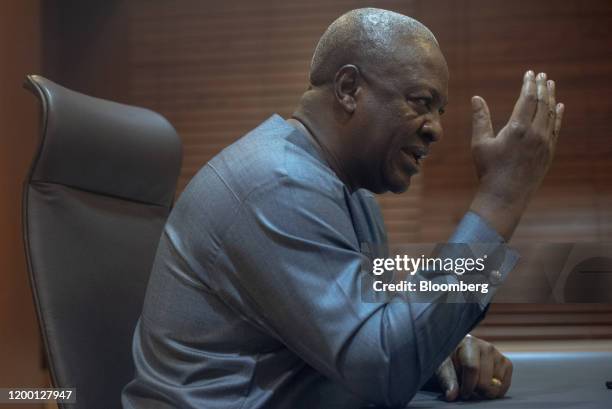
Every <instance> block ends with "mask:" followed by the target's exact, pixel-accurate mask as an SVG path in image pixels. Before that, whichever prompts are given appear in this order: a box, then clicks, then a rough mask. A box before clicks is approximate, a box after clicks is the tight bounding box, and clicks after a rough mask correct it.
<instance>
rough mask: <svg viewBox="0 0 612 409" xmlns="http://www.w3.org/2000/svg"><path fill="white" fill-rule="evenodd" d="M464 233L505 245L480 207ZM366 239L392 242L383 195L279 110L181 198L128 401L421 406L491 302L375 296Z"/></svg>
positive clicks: (208, 406)
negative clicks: (351, 181) (359, 181)
mask: <svg viewBox="0 0 612 409" xmlns="http://www.w3.org/2000/svg"><path fill="white" fill-rule="evenodd" d="M451 241H455V242H468V243H469V242H479V241H480V242H485V243H501V238H500V237H499V236H498V235H497V234H496V233H495V232H494V231H493V230H492V229H491V228H489V227H488V226H486V224H485V223H484V222H483V221H482V220H481V219H480V218H479V217H478V216H476V215H475V214H472V213H468V214H467V215H466V217H465V218H464V219H463V221H462V222H461V224H460V226H459V227H458V229H457V232H456V233H455V234H454V235H453V237H451ZM364 243H367V244H369V245H370V246H368V248H370V249H386V234H385V230H384V226H383V221H382V216H381V214H380V211H379V208H378V206H377V204H376V201H375V198H374V196H373V195H372V194H371V193H369V192H367V191H365V190H358V191H356V192H353V193H351V192H350V191H349V190H348V188H347V187H346V186H345V185H344V184H343V183H342V182H341V181H340V180H339V179H338V177H337V176H336V175H335V173H334V172H333V171H332V170H331V169H330V168H329V166H328V165H327V164H326V163H325V161H324V160H323V159H322V158H321V156H320V155H319V153H318V151H317V150H316V149H315V147H314V146H313V144H312V143H311V142H310V140H309V139H308V138H307V137H306V136H305V135H303V134H302V133H301V132H300V131H298V130H297V129H295V128H294V127H293V126H291V125H290V124H288V123H287V122H286V121H285V120H283V119H282V118H281V117H279V116H277V115H275V116H272V117H271V118H269V119H268V120H267V121H265V122H264V123H262V124H261V125H260V126H259V127H257V128H256V129H254V130H253V131H251V132H250V133H248V134H247V135H246V136H244V137H242V138H241V139H239V140H238V141H237V142H235V143H234V144H232V145H231V146H229V147H228V148H226V149H225V150H223V151H222V152H221V153H220V154H219V155H217V156H216V157H215V158H213V159H212V160H211V161H210V162H209V163H208V164H206V165H205V166H204V167H203V168H202V169H201V170H200V171H199V172H198V174H197V175H196V176H195V177H194V178H193V180H192V181H191V182H190V183H189V185H188V186H187V188H186V189H185V191H184V192H183V194H182V195H181V197H180V198H179V200H178V201H177V203H176V205H175V208H174V209H173V211H172V213H171V215H170V217H169V219H168V221H167V224H166V226H165V229H164V232H163V235H162V237H161V241H160V243H159V248H158V251H157V255H156V259H155V262H154V266H153V270H152V273H151V278H150V282H149V286H148V289H147V294H146V298H145V303H144V307H143V311H142V316H141V318H140V320H139V322H138V325H137V328H136V331H135V334H134V343H133V353H134V361H135V366H136V374H135V378H134V380H133V381H132V382H131V383H129V384H128V385H127V386H126V388H125V389H124V392H123V396H122V403H123V406H124V408H126V409H139V408H182V409H188V408H189V409H191V408H194V409H195V408H198V409H221V408H223V409H228V408H233V409H238V408H245V409H246V408H248V409H252V408H288V409H299V408H309V409H312V408H360V407H367V406H368V405H372V404H375V405H384V406H401V405H405V404H406V403H408V402H409V401H410V399H411V398H412V397H413V396H414V394H415V393H416V392H417V390H418V389H419V388H420V386H421V385H423V383H424V382H425V381H427V379H428V378H429V377H430V376H431V375H432V373H433V372H434V371H435V369H436V368H437V367H438V366H439V365H440V363H441V362H442V361H443V360H444V359H445V358H446V357H447V356H448V355H449V354H450V353H451V352H452V350H453V349H454V348H455V347H456V346H457V344H458V343H459V342H460V340H461V339H462V338H463V337H464V336H465V335H466V334H467V332H468V331H469V330H470V329H471V328H472V327H473V326H474V325H475V324H476V323H477V322H478V320H479V319H481V317H482V314H483V310H484V308H485V307H486V303H484V304H482V303H481V304H479V303H469V304H443V303H430V304H410V303H406V302H398V303H396V302H391V303H374V302H364V301H363V300H362V294H361V292H360V291H361V286H360V283H361V280H360V277H361V275H362V274H363V271H362V268H361V266H362V262H363V261H364V257H366V254H364V253H363V252H362V248H363V244H364ZM376 251H379V252H384V250H376ZM372 256H378V257H384V256H385V254H368V255H367V257H372ZM512 264H513V263H512V262H508V263H505V264H504V265H503V266H501V267H500V269H501V270H502V275H505V274H506V272H507V271H508V270H509V269H510V268H511V267H512ZM489 299H490V298H489Z"/></svg>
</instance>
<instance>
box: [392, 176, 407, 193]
mask: <svg viewBox="0 0 612 409" xmlns="http://www.w3.org/2000/svg"><path fill="white" fill-rule="evenodd" d="M409 187H410V177H408V178H406V179H403V178H402V179H401V181H400V180H396V181H393V183H388V187H387V189H386V190H387V191H388V192H391V193H395V194H400V193H404V192H405V191H407V190H408V188H409Z"/></svg>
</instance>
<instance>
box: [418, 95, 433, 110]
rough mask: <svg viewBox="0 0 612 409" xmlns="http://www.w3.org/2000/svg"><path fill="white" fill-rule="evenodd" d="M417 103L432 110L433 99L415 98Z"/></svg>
mask: <svg viewBox="0 0 612 409" xmlns="http://www.w3.org/2000/svg"><path fill="white" fill-rule="evenodd" d="M415 101H416V102H417V104H419V105H420V106H422V107H425V108H427V109H428V110H431V98H425V97H421V98H415Z"/></svg>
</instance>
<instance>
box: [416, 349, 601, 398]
mask: <svg viewBox="0 0 612 409" xmlns="http://www.w3.org/2000/svg"><path fill="white" fill-rule="evenodd" d="M506 355H507V356H508V357H509V358H510V359H511V360H512V362H513V364H514V374H513V376H512V386H511V387H510V390H509V391H508V393H507V394H506V397H505V398H503V399H497V400H487V401H467V402H453V403H447V402H444V401H441V400H440V399H438V395H437V394H433V393H431V394H430V393H419V394H418V395H417V397H416V398H415V399H414V400H413V401H412V403H411V404H410V405H409V406H408V408H410V409H416V408H482V409H485V408H486V409H489V408H491V409H497V408H500V409H502V408H525V409H529V408H555V409H557V408H559V409H563V408H580V409H583V408H584V409H591V408H597V409H605V408H608V409H612V389H607V388H606V381H612V352H537V353H526V352H520V353H509V354H506Z"/></svg>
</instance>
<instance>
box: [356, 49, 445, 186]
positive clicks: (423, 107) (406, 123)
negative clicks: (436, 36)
mask: <svg viewBox="0 0 612 409" xmlns="http://www.w3.org/2000/svg"><path fill="white" fill-rule="evenodd" d="M393 60H394V61H387V62H385V64H384V65H385V66H386V67H382V68H380V69H376V70H373V72H367V71H364V72H362V76H363V79H364V81H365V85H364V89H363V98H361V99H360V101H359V102H358V105H357V110H356V111H355V113H356V114H358V115H359V118H358V121H357V124H359V130H358V131H357V132H358V133H359V134H360V135H359V137H358V138H357V139H356V142H357V143H358V146H355V147H354V152H355V155H354V156H355V157H358V158H360V159H361V160H359V162H360V163H359V168H360V169H358V170H356V171H357V172H358V173H359V174H361V179H362V183H361V186H360V187H364V188H366V189H369V190H371V191H374V192H376V193H382V192H385V191H392V192H394V193H400V192H403V191H405V190H406V189H407V188H408V186H409V185H410V178H411V176H413V175H415V174H416V173H418V172H419V171H420V169H421V166H422V162H423V159H424V157H425V156H426V155H427V154H428V153H429V150H430V148H431V144H432V142H435V141H437V140H439V139H440V138H441V137H442V125H441V123H440V116H441V115H442V113H443V112H444V111H443V108H444V106H445V105H446V101H447V94H448V69H447V66H446V61H445V60H444V57H443V55H442V53H441V52H440V50H439V49H438V47H437V45H435V44H424V45H423V46H422V51H420V52H419V53H418V56H417V57H414V56H412V57H411V56H409V55H401V56H398V57H396V58H394V59H393ZM356 119H357V118H356Z"/></svg>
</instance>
